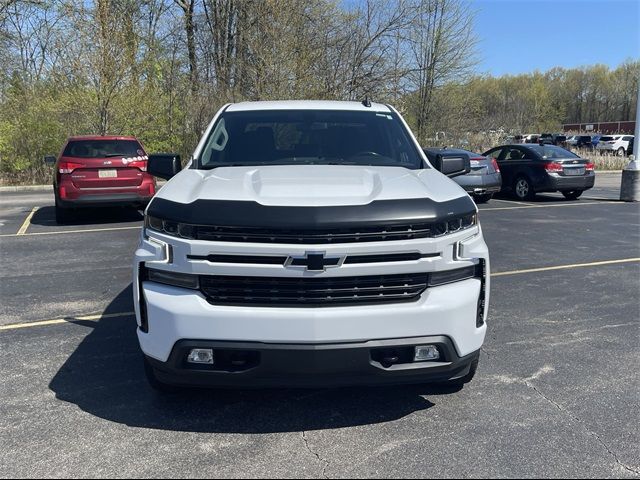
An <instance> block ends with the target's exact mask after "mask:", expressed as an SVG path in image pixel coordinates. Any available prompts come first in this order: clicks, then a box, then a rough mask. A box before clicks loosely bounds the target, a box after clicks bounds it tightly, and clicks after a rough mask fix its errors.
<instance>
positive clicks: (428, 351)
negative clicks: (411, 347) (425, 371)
mask: <svg viewBox="0 0 640 480" xmlns="http://www.w3.org/2000/svg"><path fill="white" fill-rule="evenodd" d="M439 358H440V351H439V350H438V347H436V346H435V345H421V346H419V347H416V351H415V355H414V356H413V361H414V362H426V361H429V360H438V359H439Z"/></svg>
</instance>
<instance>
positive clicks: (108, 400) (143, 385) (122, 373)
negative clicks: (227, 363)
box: [49, 285, 452, 433]
mask: <svg viewBox="0 0 640 480" xmlns="http://www.w3.org/2000/svg"><path fill="white" fill-rule="evenodd" d="M132 310H133V305H132V301H131V285H130V286H129V287H127V288H126V289H125V290H123V291H122V292H121V293H120V294H119V295H118V296H117V297H116V298H115V299H114V301H113V302H112V303H111V304H110V305H109V307H107V309H106V310H105V311H104V312H103V313H104V315H108V314H113V313H120V312H127V311H132ZM77 323H82V324H83V325H86V326H88V327H92V328H93V331H92V332H91V333H90V334H89V335H88V336H87V337H86V338H85V339H84V340H83V341H82V343H81V344H80V345H79V346H78V348H77V349H76V350H75V352H74V353H73V354H72V355H71V356H70V357H69V358H68V359H67V361H66V362H65V363H64V365H63V366H62V367H61V368H60V370H59V371H58V372H57V373H56V375H55V377H54V378H53V380H52V381H51V383H50V384H49V387H50V389H51V390H52V391H53V392H55V394H56V398H58V399H60V400H63V401H65V402H69V403H72V404H75V405H77V406H78V407H80V408H81V409H82V410H83V411H85V412H87V413H90V414H92V415H95V416H97V417H100V418H103V419H105V420H109V421H112V422H116V423H120V424H125V425H128V426H133V427H143V428H153V429H162V430H173V431H189V432H212V433H213V432H217V433H274V432H301V431H304V430H323V429H330V428H341V427H349V426H358V425H368V424H376V423H384V422H389V421H393V420H397V419H400V418H402V417H405V416H407V415H409V414H411V413H414V412H416V411H421V410H426V409H429V408H430V407H432V406H433V405H434V404H433V403H431V402H430V401H428V400H426V399H425V398H423V395H428V394H446V393H452V390H451V389H446V388H445V389H442V388H437V387H427V386H409V387H389V388H346V389H327V390H250V391H237V390H185V391H184V392H181V393H178V394H174V395H167V396H163V395H161V394H158V393H156V392H155V391H153V390H151V388H150V387H149V386H148V385H147V382H146V379H145V377H144V371H143V367H142V354H141V353H140V350H139V347H138V341H137V338H136V324H135V319H134V317H133V316H129V317H114V318H103V319H102V320H100V321H99V322H77Z"/></svg>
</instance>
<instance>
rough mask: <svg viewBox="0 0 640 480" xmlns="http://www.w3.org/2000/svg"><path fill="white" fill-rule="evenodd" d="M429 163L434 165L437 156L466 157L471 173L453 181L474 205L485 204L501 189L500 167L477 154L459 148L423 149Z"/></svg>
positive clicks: (489, 159) (491, 159) (493, 160)
mask: <svg viewBox="0 0 640 480" xmlns="http://www.w3.org/2000/svg"><path fill="white" fill-rule="evenodd" d="M423 150H424V153H426V154H427V157H428V158H429V161H431V163H434V161H435V159H436V157H437V155H445V156H447V155H450V156H455V155H467V156H468V157H469V159H470V162H471V171H470V172H469V173H467V174H466V175H460V176H458V177H455V178H454V181H455V182H456V183H457V184H458V185H460V186H461V187H462V188H464V189H465V191H466V192H467V193H468V194H469V195H471V196H472V197H473V199H474V200H475V202H476V203H486V202H488V201H489V200H491V197H493V195H494V193H497V192H499V191H500V189H501V188H502V177H501V176H500V167H499V166H498V162H496V160H495V159H493V158H490V157H483V156H482V155H480V154H479V153H474V152H470V151H469V150H463V149H461V148H424V149H423Z"/></svg>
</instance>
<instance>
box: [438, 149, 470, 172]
mask: <svg viewBox="0 0 640 480" xmlns="http://www.w3.org/2000/svg"><path fill="white" fill-rule="evenodd" d="M433 166H434V167H435V168H436V170H438V171H439V172H441V173H443V174H444V175H446V176H447V177H449V178H453V177H457V176H459V175H466V174H467V173H469V172H470V171H471V159H470V158H469V155H466V154H460V155H455V156H447V155H443V154H441V153H439V154H438V155H436V158H435V161H434V165H433Z"/></svg>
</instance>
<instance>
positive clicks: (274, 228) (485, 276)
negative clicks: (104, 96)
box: [133, 101, 490, 391]
mask: <svg viewBox="0 0 640 480" xmlns="http://www.w3.org/2000/svg"><path fill="white" fill-rule="evenodd" d="M282 132H286V133H287V134H286V135H277V133H282ZM438 160H439V161H438V162H437V167H438V168H439V169H440V171H441V172H442V173H440V172H439V171H437V169H436V168H433V167H432V166H431V165H430V164H429V163H428V161H427V158H426V156H425V155H424V153H423V152H422V150H421V148H420V145H418V143H417V142H416V140H415V138H414V136H413V135H412V134H411V132H410V131H409V129H408V128H407V126H406V123H404V121H403V120H402V118H401V117H400V115H399V114H398V113H397V111H396V110H394V109H393V108H391V107H388V106H386V105H382V104H376V103H370V102H367V101H365V102H363V103H356V102H320V101H318V102H316V101H313V102H311V101H297V102H296V101H294V102H246V103H240V104H231V105H226V106H225V107H223V108H222V109H221V110H220V111H219V112H218V113H217V114H216V116H215V117H214V119H213V121H212V123H211V124H210V126H209V127H208V129H207V130H206V132H205V134H204V138H203V139H202V141H201V142H200V144H199V146H198V147H197V149H196V150H195V152H194V155H193V160H192V162H191V163H190V164H189V166H188V167H187V168H185V169H184V170H182V171H180V166H179V162H177V160H176V156H175V155H159V156H154V155H151V156H150V157H149V171H150V172H151V173H153V174H155V175H157V176H159V177H162V178H166V179H169V181H168V182H167V184H166V185H165V186H164V187H163V188H162V189H161V190H160V191H159V192H158V194H157V195H156V196H155V197H154V198H153V200H151V203H150V204H149V207H148V208H147V211H146V217H145V227H144V232H143V235H142V236H141V237H140V243H139V246H138V249H137V251H136V253H135V260H134V278H133V285H134V288H133V292H134V305H135V310H136V319H137V322H138V332H137V333H138V340H139V343H140V346H141V348H142V351H143V352H144V358H145V372H146V374H147V378H148V379H149V382H150V384H151V385H152V386H153V387H154V388H156V389H158V390H160V391H166V390H172V389H173V388H175V387H181V386H189V385H191V386H214V387H231V388H233V387H243V386H244V387H246V386H250V387H254V388H256V387H266V386H278V387H280V386H303V387H309V386H347V385H361V384H367V385H369V384H399V383H425V382H452V383H454V384H456V385H462V384H463V383H465V382H468V381H470V380H471V378H472V377H473V375H474V373H475V371H476V368H477V365H478V359H479V352H480V348H481V346H482V344H483V341H484V337H485V334H486V328H487V327H486V324H485V318H486V308H487V305H488V303H487V302H488V295H489V278H490V277H489V272H488V266H489V261H488V258H489V257H488V252H487V246H486V244H485V242H484V239H483V237H482V230H481V228H480V227H479V225H478V224H477V207H476V205H475V204H474V203H473V201H472V200H471V198H470V197H469V196H468V195H467V194H466V193H465V192H464V190H462V189H461V188H460V186H458V185H456V184H455V182H453V181H451V180H450V179H449V178H447V177H446V176H445V175H443V173H446V174H449V175H458V174H463V173H466V172H468V171H469V163H468V161H467V160H466V159H465V158H464V157H462V156H458V157H451V158H448V157H442V156H440V157H438ZM454 251H455V252H456V253H455V254H452V252H454ZM443 252H444V253H443ZM171 253H172V256H170V255H171Z"/></svg>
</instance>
